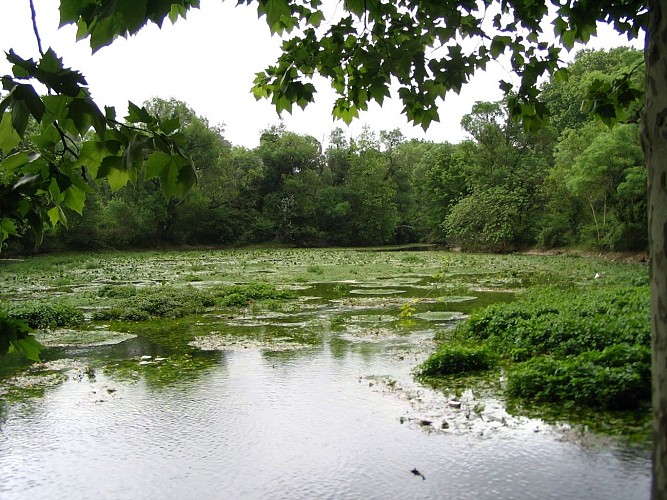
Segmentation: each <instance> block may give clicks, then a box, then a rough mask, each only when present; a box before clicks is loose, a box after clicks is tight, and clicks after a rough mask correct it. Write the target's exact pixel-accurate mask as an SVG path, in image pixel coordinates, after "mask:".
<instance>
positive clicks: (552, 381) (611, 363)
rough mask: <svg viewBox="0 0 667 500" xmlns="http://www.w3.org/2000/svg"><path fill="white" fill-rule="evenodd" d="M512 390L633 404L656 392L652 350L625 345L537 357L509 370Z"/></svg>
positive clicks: (530, 395)
mask: <svg viewBox="0 0 667 500" xmlns="http://www.w3.org/2000/svg"><path fill="white" fill-rule="evenodd" d="M507 390H508V392H509V394H510V395H513V396H518V397H522V398H527V399H532V400H535V401H543V402H563V401H571V402H573V403H576V404H581V405H586V406H594V407H601V408H606V409H623V408H633V407H635V406H637V404H638V403H639V402H640V401H644V400H648V399H649V398H650V395H651V351H650V349H649V348H647V347H645V346H628V345H622V344H621V345H616V346H612V347H608V348H606V349H604V350H603V351H588V352H585V353H581V354H579V355H578V356H572V357H569V358H565V359H554V358H551V357H544V356H541V357H537V358H533V359H531V360H530V361H527V362H526V363H523V364H521V365H520V366H519V367H518V368H517V369H516V370H515V371H512V372H510V373H509V376H508V380H507Z"/></svg>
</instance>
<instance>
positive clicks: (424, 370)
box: [417, 344, 497, 377]
mask: <svg viewBox="0 0 667 500" xmlns="http://www.w3.org/2000/svg"><path fill="white" fill-rule="evenodd" d="M496 361H497V359H496V356H495V355H494V354H493V352H492V351H491V350H489V349H488V348H487V347H484V346H481V347H480V346H476V347H471V346H467V345H456V344H444V345H443V346H441V347H440V348H439V349H438V350H437V351H436V352H435V353H433V354H431V355H430V356H429V357H428V359H427V360H426V361H424V362H423V363H422V364H421V365H420V366H419V368H418V369H417V374H418V375H419V376H422V377H437V376H440V375H452V374H456V373H465V372H471V371H477V370H488V369H489V368H492V367H493V366H494V365H495V363H496Z"/></svg>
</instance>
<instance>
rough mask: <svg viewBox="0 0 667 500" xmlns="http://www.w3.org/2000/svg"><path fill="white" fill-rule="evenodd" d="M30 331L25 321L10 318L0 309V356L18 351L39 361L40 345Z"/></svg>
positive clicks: (28, 357) (30, 358) (32, 359)
mask: <svg viewBox="0 0 667 500" xmlns="http://www.w3.org/2000/svg"><path fill="white" fill-rule="evenodd" d="M31 332H32V328H30V326H28V323H27V322H26V321H24V320H21V319H16V318H12V317H10V315H9V314H8V313H7V311H5V310H2V309H0V356H3V355H5V354H7V353H8V352H18V353H20V354H22V355H23V356H25V357H26V358H27V359H29V360H31V361H39V353H40V351H41V350H42V345H41V344H40V343H39V342H37V341H36V340H35V338H34V337H33V336H32V335H30V333H31Z"/></svg>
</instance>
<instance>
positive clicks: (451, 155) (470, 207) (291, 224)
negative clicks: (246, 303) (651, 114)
mask: <svg viewBox="0 0 667 500" xmlns="http://www.w3.org/2000/svg"><path fill="white" fill-rule="evenodd" d="M642 65H643V54H642V53H641V52H640V51H638V50H634V49H629V48H625V47H623V48H615V49H611V50H609V51H591V50H583V51H581V52H579V53H578V54H577V56H576V58H575V60H574V61H573V63H572V64H571V65H570V66H569V74H570V75H569V78H568V79H567V80H564V81H563V80H558V79H553V80H552V81H550V82H547V83H545V84H544V85H542V87H541V89H540V92H541V96H542V98H543V99H545V101H546V103H547V106H548V108H549V112H550V115H551V124H550V126H549V127H546V128H542V129H540V130H539V131H537V132H529V131H526V130H525V129H524V127H523V126H522V125H520V124H518V123H515V122H514V121H512V120H511V119H509V114H510V113H509V110H508V109H507V103H506V102H504V101H501V102H477V103H476V104H475V105H474V106H473V108H472V110H471V111H470V113H469V114H467V115H466V116H464V118H463V120H462V122H461V125H462V127H463V128H464V130H465V131H466V132H467V133H468V135H469V139H468V140H466V141H464V142H461V143H459V144H451V143H448V142H443V143H433V142H425V141H418V140H407V139H406V138H405V137H404V136H403V135H402V134H401V132H400V131H399V130H391V131H384V130H382V131H379V132H376V131H373V130H370V129H365V130H364V131H363V132H362V133H361V134H360V135H359V136H358V137H354V138H347V137H346V136H345V134H344V132H343V130H342V129H335V130H333V131H332V133H331V135H330V138H329V141H328V145H327V146H326V148H323V146H322V144H320V142H319V141H317V140H316V139H315V138H313V137H311V136H307V135H299V134H296V133H293V132H290V131H288V130H286V129H285V128H284V127H283V126H273V127H271V128H268V129H267V130H265V131H263V133H262V135H261V137H260V143H259V146H258V147H256V148H254V149H247V148H244V147H239V146H234V145H232V144H230V143H229V141H227V140H226V139H225V136H224V129H223V128H222V127H220V126H212V125H210V124H209V123H208V122H207V120H206V119H205V118H202V117H200V116H198V115H197V114H196V112H195V111H194V110H192V109H190V108H189V107H188V105H187V104H186V103H183V102H180V101H175V100H173V99H172V100H163V99H159V98H155V99H153V100H151V101H150V102H147V103H145V106H146V108H147V109H148V110H149V111H152V112H154V113H156V114H157V115H158V116H162V117H170V116H177V117H178V118H179V119H180V120H181V129H180V132H181V134H182V137H183V139H184V141H185V144H186V150H187V152H188V153H189V155H190V156H191V157H192V159H193V161H194V164H195V167H196V169H197V174H198V187H197V189H195V190H193V191H191V192H190V193H189V194H188V195H187V196H186V197H185V198H183V199H172V200H170V201H169V202H168V203H165V201H164V198H163V197H162V195H161V194H160V190H159V185H158V184H157V181H156V180H155V179H152V180H147V181H143V180H142V179H141V178H139V179H137V181H136V183H135V184H134V185H128V186H125V187H123V188H121V189H119V190H118V191H116V192H112V190H111V188H110V187H109V184H108V183H107V182H106V181H105V182H101V181H99V182H94V181H92V182H91V185H92V188H91V192H90V193H89V194H88V197H87V200H86V206H85V209H84V211H83V214H84V215H83V216H80V215H79V214H77V213H75V212H67V213H66V214H65V215H66V217H67V219H68V221H69V222H68V227H67V228H64V227H62V226H61V225H59V226H58V227H56V228H55V229H52V230H50V231H49V232H48V233H47V234H46V237H45V239H44V243H43V245H42V248H43V249H44V250H55V249H106V248H114V249H119V248H127V247H154V246H160V245H185V244H187V245H242V244H251V243H261V242H279V243H285V244H290V245H297V246H324V245H341V246H348V245H355V246H356V245H383V244H398V243H409V242H428V243H437V244H442V245H448V246H456V247H461V248H463V249H469V250H488V251H510V250H515V249H521V248H526V247H533V246H540V247H560V246H577V247H582V248H590V249H600V250H619V251H620V250H644V249H645V248H646V246H647V224H646V220H647V215H646V210H647V205H646V168H645V166H644V159H643V154H642V149H641V145H640V142H639V133H638V125H637V124H636V121H637V116H638V113H639V111H640V110H639V109H637V110H630V112H629V113H628V115H627V120H626V123H625V124H622V125H616V126H615V127H613V128H611V129H610V128H608V127H607V126H606V125H605V124H604V123H601V122H600V121H599V120H598V121H596V120H594V119H593V118H591V117H590V115H589V112H590V111H592V110H594V109H595V108H596V106H603V105H605V104H604V103H598V102H596V101H595V100H593V99H592V98H591V97H589V95H587V92H588V90H587V89H588V88H589V86H590V84H591V82H593V83H594V84H595V86H597V87H599V88H604V86H605V85H607V86H609V85H611V82H612V81H613V79H614V78H615V77H618V76H619V75H622V74H624V75H627V78H630V79H636V80H637V81H640V80H641V75H642V74H643V71H642ZM81 175H82V176H86V171H85V169H84V170H83V171H82V173H81ZM140 177H141V176H140ZM87 180H89V182H90V179H87ZM8 246H9V248H8V250H9V251H10V252H16V253H22V252H28V251H32V250H33V246H34V242H33V241H32V239H31V237H30V234H29V233H28V232H27V231H26V232H25V234H24V236H23V238H20V239H13V240H11V241H9V243H8Z"/></svg>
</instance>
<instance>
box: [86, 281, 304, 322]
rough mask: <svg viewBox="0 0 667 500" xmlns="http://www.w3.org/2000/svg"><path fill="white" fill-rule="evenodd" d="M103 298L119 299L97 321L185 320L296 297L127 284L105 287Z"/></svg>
mask: <svg viewBox="0 0 667 500" xmlns="http://www.w3.org/2000/svg"><path fill="white" fill-rule="evenodd" d="M99 294H100V296H103V297H106V298H115V299H117V302H116V303H115V304H113V305H112V306H111V307H110V308H108V309H101V310H99V311H97V312H96V313H95V314H94V316H93V317H94V319H96V320H113V319H115V320H121V321H145V320H148V319H151V318H181V317H184V316H188V315H190V314H197V313H201V312H204V311H206V310H208V309H211V308H214V307H244V306H248V305H250V304H251V303H252V302H253V301H259V300H274V299H289V298H293V297H294V296H295V294H294V292H291V291H289V290H278V289H277V288H276V287H275V286H274V285H270V284H265V283H247V284H239V285H231V286H226V287H223V288H212V289H205V290H201V289H197V288H193V287H190V286H188V287H185V288H174V287H166V286H163V287H157V288H143V289H132V287H127V286H124V285H119V286H113V285H110V286H105V287H103V288H102V289H100V292H99Z"/></svg>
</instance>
